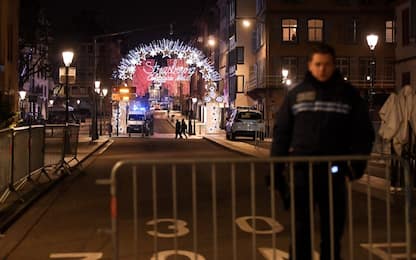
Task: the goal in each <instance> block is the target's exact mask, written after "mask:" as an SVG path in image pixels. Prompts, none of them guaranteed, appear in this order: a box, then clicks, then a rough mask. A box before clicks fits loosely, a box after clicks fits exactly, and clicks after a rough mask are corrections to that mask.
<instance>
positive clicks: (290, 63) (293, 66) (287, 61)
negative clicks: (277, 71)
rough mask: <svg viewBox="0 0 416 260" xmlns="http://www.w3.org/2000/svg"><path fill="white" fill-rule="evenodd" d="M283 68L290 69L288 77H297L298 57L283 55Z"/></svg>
mask: <svg viewBox="0 0 416 260" xmlns="http://www.w3.org/2000/svg"><path fill="white" fill-rule="evenodd" d="M282 69H286V70H288V71H289V75H288V78H290V79H296V77H297V75H298V57H294V56H290V57H282Z"/></svg>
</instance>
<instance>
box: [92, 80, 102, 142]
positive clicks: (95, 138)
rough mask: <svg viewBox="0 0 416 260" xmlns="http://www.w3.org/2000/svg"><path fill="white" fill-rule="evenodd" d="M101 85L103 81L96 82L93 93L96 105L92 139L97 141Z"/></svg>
mask: <svg viewBox="0 0 416 260" xmlns="http://www.w3.org/2000/svg"><path fill="white" fill-rule="evenodd" d="M100 85H101V81H99V80H96V81H94V92H93V103H94V113H93V117H92V133H91V139H92V140H97V139H98V122H97V110H98V104H97V103H98V102H97V94H100Z"/></svg>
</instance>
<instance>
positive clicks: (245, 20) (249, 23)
mask: <svg viewBox="0 0 416 260" xmlns="http://www.w3.org/2000/svg"><path fill="white" fill-rule="evenodd" d="M243 26H244V27H245V28H248V27H250V26H251V22H250V20H248V19H244V20H243Z"/></svg>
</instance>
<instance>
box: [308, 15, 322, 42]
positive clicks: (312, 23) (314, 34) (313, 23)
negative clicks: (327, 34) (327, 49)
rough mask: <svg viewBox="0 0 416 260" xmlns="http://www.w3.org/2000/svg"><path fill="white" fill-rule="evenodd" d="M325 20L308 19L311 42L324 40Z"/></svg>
mask: <svg viewBox="0 0 416 260" xmlns="http://www.w3.org/2000/svg"><path fill="white" fill-rule="evenodd" d="M323 28H324V20H322V19H310V20H308V40H309V41H311V42H321V41H322V40H323Z"/></svg>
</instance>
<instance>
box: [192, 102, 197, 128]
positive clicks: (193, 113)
mask: <svg viewBox="0 0 416 260" xmlns="http://www.w3.org/2000/svg"><path fill="white" fill-rule="evenodd" d="M197 101H198V98H196V97H193V98H192V111H193V112H192V118H193V119H194V127H193V132H192V134H193V135H195V134H196V129H195V117H196V116H195V113H196V111H195V109H194V107H195V104H196V102H197Z"/></svg>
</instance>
